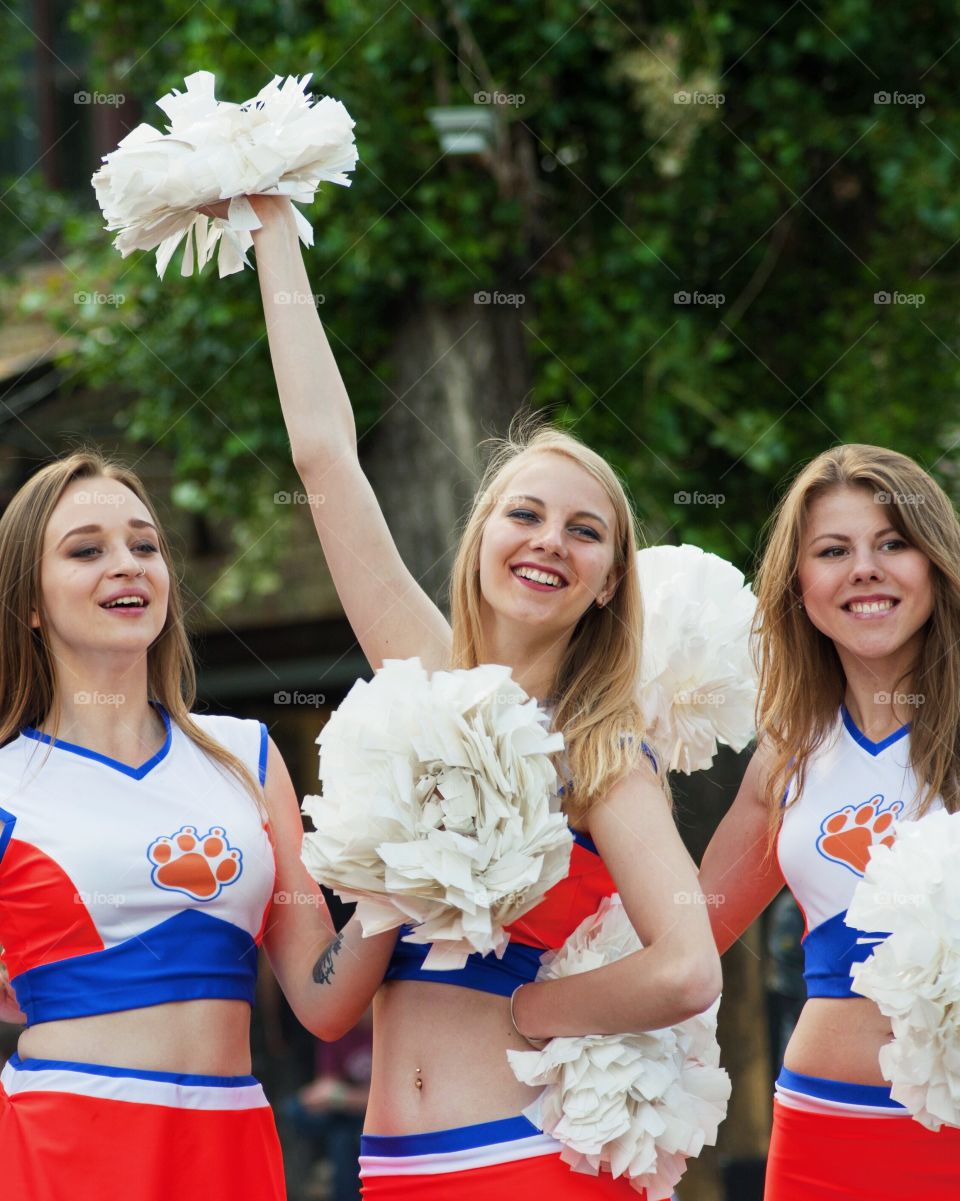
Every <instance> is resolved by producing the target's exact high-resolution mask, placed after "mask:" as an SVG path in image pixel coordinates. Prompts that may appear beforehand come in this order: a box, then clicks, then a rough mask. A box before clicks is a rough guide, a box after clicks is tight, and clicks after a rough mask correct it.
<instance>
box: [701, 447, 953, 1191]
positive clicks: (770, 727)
mask: <svg viewBox="0 0 960 1201" xmlns="http://www.w3.org/2000/svg"><path fill="white" fill-rule="evenodd" d="M757 595H758V611H757V630H758V638H759V660H760V671H761V676H760V689H761V692H760V700H759V705H758V722H757V727H758V730H759V731H760V737H759V745H758V749H757V751H756V753H755V755H754V757H753V760H752V761H751V764H750V767H749V768H748V770H747V774H746V776H745V778H744V782H743V785H742V787H741V789H740V792H739V794H738V796H737V799H736V801H735V802H734V804H733V806H732V807H731V809H730V811H729V813H728V814H727V816H726V817H725V818H724V819H723V821H722V822H721V824H720V826H719V828H718V830H717V832H716V834H715V835H714V838H713V840H712V842H711V843H710V846H709V848H708V850H707V853H706V856H705V858H704V862H703V870H702V872H701V877H700V878H701V885H702V887H703V889H704V891H705V892H706V893H708V894H713V895H715V896H717V897H718V898H719V903H718V904H717V906H716V908H715V909H713V910H712V912H711V918H712V921H713V926H714V933H715V935H716V938H717V943H718V946H719V948H720V950H721V951H723V950H725V949H726V948H727V947H728V946H730V944H731V943H732V942H733V941H734V940H735V939H736V938H738V937H739V935H740V934H741V933H742V932H743V931H744V930H745V929H746V927H747V926H748V925H749V924H750V923H751V922H752V921H753V920H754V918H755V917H756V916H757V915H758V914H759V913H760V912H761V911H762V910H763V909H764V908H765V906H766V905H767V904H768V903H769V902H770V901H771V900H772V899H773V897H774V896H775V895H776V894H777V893H778V892H779V891H780V889H781V888H782V887H783V885H784V883H786V884H787V886H788V887H789V888H790V890H791V892H792V893H793V894H794V896H795V898H796V900H797V902H798V904H799V905H800V907H801V909H802V910H803V913H804V917H805V920H806V932H805V936H804V940H803V947H804V953H805V973H804V974H805V977H806V982H807V995H808V1000H807V1003H806V1004H805V1006H804V1008H803V1012H802V1013H801V1016H800V1020H799V1022H798V1024H797V1027H796V1030H795V1032H794V1034H793V1037H792V1038H791V1040H790V1043H789V1045H788V1047H787V1050H786V1054H785V1056H784V1066H783V1070H782V1072H781V1073H780V1078H779V1080H778V1082H777V1087H776V1098H775V1101H774V1122H773V1134H772V1138H771V1143H770V1153H769V1159H768V1165H767V1184H766V1193H765V1199H766V1201H801V1199H802V1201H807V1199H808V1198H813V1197H815V1198H817V1199H818V1201H819V1199H821V1198H823V1199H828V1201H864V1199H866V1198H869V1201H902V1199H903V1198H908V1197H916V1198H921V1197H922V1198H924V1201H955V1198H956V1197H958V1196H960V1129H957V1128H956V1127H948V1126H943V1127H942V1128H941V1129H940V1131H939V1132H938V1133H933V1132H931V1131H930V1130H928V1129H926V1128H925V1127H923V1126H922V1125H920V1124H919V1123H918V1122H916V1121H914V1120H912V1118H911V1117H910V1114H909V1113H908V1111H907V1110H906V1109H904V1107H903V1106H902V1105H900V1104H898V1103H897V1102H895V1101H893V1100H892V1099H891V1096H890V1089H889V1087H888V1084H887V1081H885V1080H884V1078H883V1075H882V1074H881V1070H880V1051H881V1048H883V1047H884V1046H885V1045H886V1044H888V1043H889V1041H890V1038H891V1027H890V1022H889V1020H888V1019H887V1018H885V1017H883V1016H882V1015H881V1013H880V1011H879V1009H878V1008H877V1006H876V1005H875V1004H874V1003H873V1001H870V1000H867V999H866V998H865V997H861V996H857V995H856V993H855V992H854V991H853V990H852V988H851V975H850V973H851V967H852V966H853V965H854V964H857V963H859V962H861V961H863V960H865V959H867V957H868V956H869V955H870V954H871V952H872V950H873V948H874V947H875V946H877V945H878V943H879V942H881V940H882V939H883V933H882V932H881V933H874V932H871V931H863V930H857V929H851V928H850V926H848V925H847V924H845V922H844V917H845V915H846V910H847V907H848V905H849V904H850V902H851V899H852V897H853V894H854V890H855V888H856V886H857V884H858V882H859V881H860V880H861V878H862V877H863V874H864V869H865V867H866V866H867V863H868V860H869V857H870V854H871V851H872V848H873V847H876V846H883V847H886V846H889V845H890V844H892V843H893V842H894V840H895V839H896V837H897V829H898V825H900V824H901V823H903V822H906V821H912V820H915V819H916V818H919V817H921V816H923V815H924V814H927V813H930V812H932V811H934V810H938V809H941V808H946V809H947V810H949V811H950V812H951V813H952V812H956V810H957V809H958V807H960V523H958V521H957V517H956V514H955V513H954V510H953V507H952V505H951V503H950V501H949V499H948V498H947V496H946V495H945V494H944V492H943V491H942V489H941V488H939V487H938V486H937V484H936V483H935V482H934V481H933V480H932V479H931V478H930V476H929V475H927V473H926V472H925V471H923V470H922V469H921V468H920V467H918V466H917V464H916V463H914V462H913V461H912V460H911V459H908V458H906V457H905V456H904V455H901V454H897V453H896V452H895V451H890V450H884V449H881V448H879V447H874V446H856V445H854V446H839V447H836V448H834V449H832V450H829V451H826V452H825V453H824V454H821V455H820V456H819V457H818V458H816V459H814V460H813V462H812V463H810V465H809V466H808V467H806V468H805V469H804V470H803V471H802V472H801V473H800V475H799V476H798V477H797V479H796V481H795V482H794V484H793V485H792V487H791V488H790V490H789V491H788V493H787V494H786V496H785V497H784V499H783V501H782V502H781V504H780V507H779V509H778V511H777V514H776V515H775V518H774V521H773V526H772V531H771V533H770V537H769V541H768V543H767V547H766V550H765V553H764V557H763V562H762V564H761V568H760V572H759V575H758V587H757ZM771 837H772V838H773V839H775V842H776V854H774V853H773V850H772V847H771ZM922 885H923V881H919V880H918V881H916V887H917V888H918V889H919V888H921V887H922ZM904 986H905V987H906V982H904Z"/></svg>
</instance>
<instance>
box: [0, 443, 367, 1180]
mask: <svg viewBox="0 0 960 1201" xmlns="http://www.w3.org/2000/svg"><path fill="white" fill-rule="evenodd" d="M0 595H2V596H3V600H4V603H3V606H2V608H0V696H2V697H3V709H2V712H0V944H2V946H3V952H4V965H5V969H4V972H3V973H0V1017H2V1018H4V1019H5V1020H7V1021H18V1022H25V1023H26V1029H25V1030H24V1031H23V1033H22V1034H21V1036H20V1041H19V1048H18V1053H17V1054H16V1055H14V1056H13V1057H12V1058H11V1059H10V1061H9V1062H8V1063H7V1065H6V1066H5V1068H4V1070H3V1073H2V1075H0V1174H2V1179H3V1197H4V1198H5V1199H9V1201H66V1199H69V1201H104V1198H118V1197H123V1198H124V1201H166V1199H167V1198H176V1199H177V1201H234V1199H235V1198H237V1197H250V1198H254V1197H255V1198H256V1199H257V1201H282V1198H284V1197H285V1195H286V1194H285V1190H284V1184H283V1167H282V1161H281V1156H280V1146H279V1143H278V1141H277V1134H276V1129H275V1126H274V1122H273V1115H272V1113H271V1111H270V1108H269V1106H268V1104H267V1101H266V1098H265V1097H264V1094H263V1089H262V1088H261V1087H260V1085H259V1084H258V1082H257V1081H256V1080H255V1079H254V1078H253V1076H251V1075H250V1046H249V1025H250V1008H251V1005H252V1003H253V995H254V984H255V981H256V974H257V948H258V946H259V945H263V946H264V948H265V949H266V951H267V954H268V955H269V957H270V961H271V963H272V965H273V968H274V970H275V972H276V974H277V977H278V979H279V981H280V983H281V985H282V987H283V989H284V991H285V993H286V995H287V997H288V999H289V1000H290V1002H291V1004H292V1006H293V1008H294V1010H295V1011H296V1013H297V1014H298V1016H299V1017H300V1019H301V1020H302V1021H303V1022H304V1024H305V1025H308V1026H310V1025H312V1024H314V1022H315V1019H316V1016H317V1012H316V1010H315V1008H314V1007H313V1004H312V1002H313V1001H314V1000H317V999H321V1000H323V1001H324V1002H325V999H326V998H325V994H324V993H323V990H322V989H321V988H320V986H319V985H317V984H316V983H314V981H313V980H312V979H311V976H310V968H309V963H310V962H311V960H312V959H313V958H315V957H316V954H317V953H318V951H319V950H320V948H322V947H323V946H324V945H326V944H327V943H328V942H329V940H330V938H331V936H332V933H333V928H332V925H331V924H330V922H329V921H328V920H327V917H326V910H325V909H324V906H323V901H322V897H321V895H320V892H319V889H318V888H317V886H316V885H315V884H314V882H313V881H312V879H311V878H310V877H309V875H308V874H307V872H306V871H305V869H304V867H303V865H302V863H301V862H300V858H299V853H300V843H301V836H302V829H301V824H300V816H299V812H298V807H297V802H296V797H295V795H294V793H293V787H292V785H291V783H290V779H289V776H288V775H287V772H286V769H285V768H284V765H283V762H282V761H281V759H280V757H279V756H278V754H277V751H276V748H275V747H274V746H273V743H272V742H271V741H270V739H269V738H268V736H267V732H266V729H265V727H263V726H262V725H261V724H260V723H259V722H255V721H241V720H238V719H236V718H232V717H213V716H199V715H196V714H191V713H190V708H189V707H190V703H191V701H192V700H193V696H194V669H193V663H192V661H191V658H190V652H189V647H188V643H187V636H186V632H185V630H184V626H183V621H182V616H181V614H182V606H181V602H180V597H179V592H178V588H177V582H176V578H175V576H174V574H173V572H172V570H171V559H170V552H169V548H168V545H167V542H166V539H165V537H164V535H163V532H162V530H161V528H160V522H159V519H158V517H157V515H156V513H155V511H154V509H153V507H152V505H151V503H150V501H149V498H148V497H147V495H146V493H145V491H144V489H143V485H142V484H141V482H140V480H139V479H138V478H137V476H136V475H134V474H133V473H132V472H131V471H128V470H126V469H125V468H123V467H120V466H118V465H116V464H114V463H111V462H109V461H108V460H105V459H103V458H102V457H101V456H100V455H98V454H96V453H85V452H84V453H77V454H74V455H71V456H70V457H68V458H66V459H62V460H59V461H57V462H54V463H51V464H49V465H48V466H47V467H44V468H43V469H42V470H41V471H39V472H37V474H36V475H35V476H33V477H32V479H30V480H29V481H28V482H27V483H26V484H25V485H24V486H23V487H22V488H21V489H20V491H19V492H18V493H17V495H16V496H15V497H14V498H13V500H12V501H11V502H10V504H9V506H8V507H7V510H6V511H5V513H4V515H3V518H2V519H0ZM275 891H276V893H277V894H278V895H279V896H282V895H283V894H287V895H297V896H298V897H301V898H303V899H305V900H308V901H310V902H312V903H310V904H294V905H279V904H277V905H274V904H273V899H274V895H275ZM352 966H353V965H350V964H344V966H343V972H344V974H346V975H347V976H348V977H349V976H350V974H351V969H352ZM358 970H360V971H361V975H362V967H360V966H359V965H358ZM7 977H9V982H8V981H7ZM364 984H365V981H363V980H361V981H360V982H359V983H358V984H357V987H363V986H364Z"/></svg>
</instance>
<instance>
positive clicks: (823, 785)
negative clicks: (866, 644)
mask: <svg viewBox="0 0 960 1201" xmlns="http://www.w3.org/2000/svg"><path fill="white" fill-rule="evenodd" d="M909 733H910V727H909V726H903V727H901V728H900V729H899V730H896V731H894V733H892V734H890V735H889V736H888V737H887V738H884V739H883V740H882V741H881V742H872V741H871V740H870V739H869V738H867V737H866V736H865V735H864V734H863V733H862V732H861V731H860V730H859V729H858V728H857V726H856V725H855V724H854V721H853V719H852V718H851V716H850V714H849V713H848V712H847V709H846V707H842V708H841V711H840V715H839V718H838V721H837V726H836V728H835V730H834V731H833V733H832V734H831V735H830V736H829V737H828V738H827V739H826V741H825V742H824V744H823V745H822V746H821V747H820V748H818V749H817V750H816V751H815V752H814V754H813V755H812V756H811V757H810V759H809V761H808V764H807V773H806V780H805V782H804V789H803V794H802V796H801V797H800V799H799V800H796V799H795V791H794V787H795V786H794V782H791V784H790V787H789V788H788V789H787V793H786V796H785V797H784V804H785V805H787V808H786V810H785V812H784V816H783V822H782V824H781V827H780V833H779V837H778V844H777V851H778V856H779V861H780V867H781V870H782V872H783V877H784V880H785V881H786V883H787V886H788V887H789V889H790V891H791V892H792V893H793V896H794V898H795V899H796V901H797V904H798V905H799V906H800V909H801V910H802V912H803V916H804V925H805V932H804V937H803V951H804V977H805V979H806V983H807V996H808V997H841V998H848V997H855V996H858V995H859V994H857V993H854V992H853V991H852V989H851V980H850V969H851V967H852V965H853V964H855V963H860V962H862V961H863V960H865V959H867V958H868V957H869V955H870V954H871V952H872V950H873V948H874V947H875V946H876V944H877V943H878V942H881V941H882V940H883V939H884V938H885V937H886V935H885V934H883V933H878V932H870V931H865V930H855V929H852V928H851V927H849V926H847V925H846V924H845V922H844V918H845V916H846V911H847V906H848V905H849V904H850V901H851V899H852V897H853V893H854V890H855V888H856V886H857V882H858V881H859V880H860V879H862V877H863V873H864V869H865V867H866V864H867V861H868V858H869V855H870V850H871V848H872V847H873V846H876V845H890V844H891V843H892V842H893V839H894V838H895V837H896V823H897V822H898V821H906V820H910V819H911V818H912V817H914V816H915V813H914V812H913V810H914V805H915V802H914V798H915V795H916V779H915V777H914V774H913V771H912V769H911V767H910V738H909ZM790 801H793V802H794V803H792V804H789V803H788V802H790ZM940 803H941V802H940V801H939V800H938V801H937V802H936V804H937V805H940ZM773 1109H774V1117H773V1131H772V1134H771V1139H770V1152H769V1155H768V1159H767V1179H766V1191H765V1193H764V1198H765V1201H801V1199H802V1201H808V1199H809V1198H812V1197H816V1198H817V1199H818V1201H821V1199H822V1201H867V1199H869V1201H904V1199H905V1198H914V1197H916V1198H921V1197H922V1198H924V1201H957V1198H958V1197H960V1129H955V1128H948V1127H945V1126H944V1127H942V1128H941V1130H940V1132H939V1133H936V1134H934V1133H933V1132H932V1131H930V1130H927V1129H926V1128H925V1127H923V1126H921V1125H920V1123H919V1122H915V1121H913V1120H912V1119H911V1117H910V1114H909V1112H908V1111H907V1110H906V1109H905V1108H904V1107H903V1106H902V1105H900V1104H899V1103H898V1102H896V1101H894V1100H892V1098H891V1096H890V1090H889V1088H885V1087H882V1086H874V1085H865V1084H851V1083H848V1082H845V1081H841V1080H828V1079H824V1078H821V1077H814V1076H806V1075H802V1074H800V1073H798V1072H791V1071H790V1070H789V1069H787V1068H783V1069H782V1071H781V1073H780V1076H779V1079H778V1080H777V1084H776V1095H775V1098H774V1107H773Z"/></svg>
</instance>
